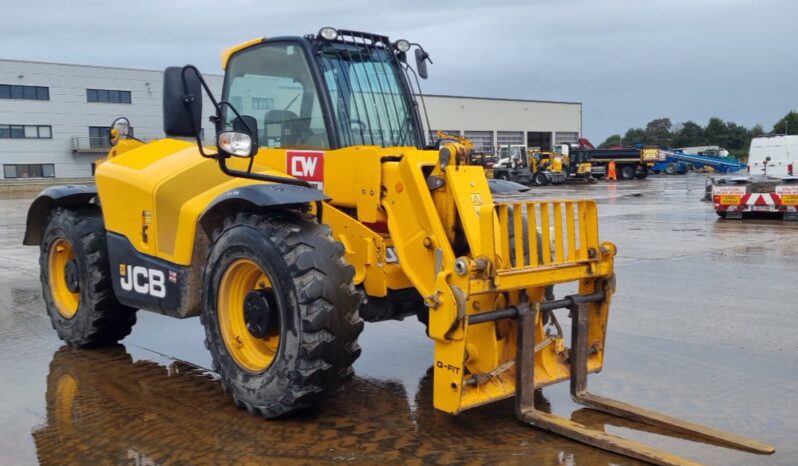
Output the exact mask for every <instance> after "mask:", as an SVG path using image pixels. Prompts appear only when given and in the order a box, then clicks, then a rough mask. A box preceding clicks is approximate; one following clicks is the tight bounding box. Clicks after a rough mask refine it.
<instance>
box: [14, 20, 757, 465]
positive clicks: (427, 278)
mask: <svg viewBox="0 0 798 466" xmlns="http://www.w3.org/2000/svg"><path fill="white" fill-rule="evenodd" d="M411 50H414V53H413V54H414V55H415V67H412V66H411V65H410V64H409V63H408V62H409V60H408V54H409V52H410V51H411ZM427 61H429V56H428V55H427V53H426V52H425V51H424V50H423V49H422V48H421V47H420V46H419V45H418V44H412V43H410V42H408V41H406V40H397V41H393V42H392V41H390V40H389V39H388V38H387V37H385V36H381V35H377V34H369V33H361V32H355V31H344V30H336V29H333V28H323V29H321V30H320V31H319V32H318V34H312V35H306V36H303V37H280V38H273V39H254V40H251V41H249V42H245V43H243V44H240V45H237V46H235V47H232V48H229V49H227V50H225V51H224V52H223V53H222V68H224V69H225V73H226V74H225V78H224V86H223V89H222V95H221V99H219V100H217V99H216V98H215V97H214V96H213V94H212V93H211V92H210V89H209V88H208V86H207V84H206V83H205V81H204V79H203V78H202V76H201V75H200V73H199V71H198V70H197V69H196V68H195V67H193V66H185V67H182V68H179V67H174V68H168V69H166V71H165V73H164V82H163V118H164V132H165V133H166V135H167V138H165V139H162V140H157V141H153V142H149V143H146V144H145V143H142V142H140V141H137V140H134V139H132V138H128V137H126V132H127V128H128V127H129V124H128V123H127V122H126V121H125V120H124V119H123V120H120V121H118V122H117V124H115V125H114V129H113V130H112V131H111V134H112V137H113V141H112V143H113V144H114V146H113V147H112V149H111V150H110V151H109V154H108V157H107V159H106V160H105V161H103V162H102V163H100V164H99V165H98V166H97V169H96V174H95V181H96V186H95V185H87V186H68V187H54V188H49V189H47V190H45V191H44V192H42V193H41V194H40V196H39V197H38V198H37V199H36V200H35V201H34V202H33V204H32V206H31V207H30V211H29V213H28V218H27V228H26V232H25V238H24V244H26V245H38V246H39V247H40V251H41V261H40V264H41V281H42V288H43V294H44V300H45V303H46V307H47V312H48V314H49V316H50V318H51V319H52V324H53V327H54V328H55V330H56V332H57V333H58V335H59V336H60V337H61V338H62V339H63V340H64V341H66V342H67V343H68V344H70V345H73V346H78V347H91V346H100V345H108V344H112V343H115V342H117V341H119V340H120V339H122V338H124V337H125V336H126V335H127V334H128V333H129V332H130V330H131V327H132V325H133V324H134V322H135V313H136V310H137V309H147V310H151V311H156V312H159V313H162V314H165V315H168V316H173V317H177V318H187V317H193V316H199V317H200V319H201V321H202V323H203V325H204V327H205V334H206V345H207V347H208V349H209V350H210V353H211V355H212V358H213V369H214V370H215V371H217V372H218V373H219V375H220V378H221V383H222V384H223V385H224V387H225V388H226V389H227V391H228V392H229V393H230V394H231V395H232V398H233V401H234V402H235V404H236V405H238V406H239V407H241V408H245V409H247V411H249V412H250V413H253V414H259V415H262V416H264V417H267V418H274V417H279V416H281V415H285V414H288V413H291V412H295V411H297V410H301V409H306V408H309V407H312V406H314V405H317V404H318V403H320V402H321V401H322V400H323V399H324V398H325V396H327V395H328V394H330V393H331V392H333V391H335V390H336V389H338V388H340V387H341V386H342V385H343V384H344V382H345V381H346V380H347V379H348V378H349V377H350V376H351V375H352V364H353V362H354V361H355V359H356V358H357V357H358V355H359V354H360V347H359V346H358V344H357V338H358V334H359V333H360V332H361V330H362V328H363V320H366V321H379V320H385V319H400V318H403V317H406V316H410V315H413V314H415V315H417V316H418V317H419V319H420V320H421V321H423V322H425V323H426V324H427V328H428V333H429V337H430V338H431V339H433V340H434V342H435V359H434V361H433V362H432V365H433V370H434V373H433V375H434V388H433V403H434V406H435V407H436V408H437V409H439V410H442V411H445V412H447V413H451V414H457V413H460V412H462V411H463V410H466V409H469V408H473V407H475V406H479V405H484V404H486V403H491V402H493V401H496V400H500V399H504V398H508V397H512V396H515V406H516V415H517V416H518V418H519V419H520V420H522V421H523V422H525V423H528V424H531V425H533V426H536V427H539V428H541V429H546V430H549V431H552V432H556V433H558V434H560V435H563V436H566V437H569V438H571V439H574V440H576V441H579V442H584V443H587V444H590V445H594V446H596V447H599V448H603V449H606V450H610V451H613V452H616V453H620V454H623V455H628V456H631V457H634V458H639V459H642V460H645V461H650V462H653V463H658V464H687V462H686V460H682V459H681V458H678V457H675V456H672V455H670V454H668V453H664V452H660V451H657V450H655V449H653V448H650V447H647V446H645V445H642V444H639V443H636V442H633V441H630V440H626V439H623V438H620V437H617V436H614V435H610V434H606V433H603V432H598V431H595V430H591V429H589V428H587V427H585V426H583V425H581V424H579V423H576V422H573V421H570V420H567V419H564V418H561V417H557V416H554V415H551V414H548V413H544V412H541V411H538V410H536V409H535V406H534V403H533V394H534V391H535V390H536V389H539V388H541V387H544V386H547V385H550V384H554V383H558V382H564V381H568V382H569V383H570V385H571V394H572V395H573V398H574V399H575V400H576V401H577V402H579V403H581V404H584V405H587V406H589V407H591V408H594V409H596V410H600V411H605V412H608V413H610V414H614V415H618V416H624V417H629V418H632V419H636V420H638V421H641V422H644V423H649V424H654V425H657V426H661V427H666V428H670V429H673V430H676V431H679V432H682V433H688V434H692V435H695V436H696V437H700V438H703V439H709V440H710V441H713V442H717V443H721V444H724V445H728V446H731V447H735V448H740V449H744V450H749V451H752V452H756V453H772V452H773V448H772V447H770V446H768V445H765V444H762V443H760V442H757V441H754V440H748V439H745V438H741V437H737V436H734V435H731V434H726V433H723V432H719V431H716V430H713V429H710V428H707V427H702V426H699V425H696V424H693V423H690V422H686V421H681V420H678V419H674V418H670V417H666V416H663V415H661V414H657V413H654V412H651V411H649V410H646V409H643V408H638V407H634V406H631V405H629V404H626V403H621V402H618V401H613V400H610V399H607V398H603V397H600V396H596V395H593V394H591V393H589V392H588V391H587V375H588V374H589V373H593V372H598V371H599V370H600V369H601V368H602V364H603V362H604V352H605V346H604V339H605V335H606V326H607V316H608V313H609V307H610V300H611V297H612V294H613V292H614V291H615V278H614V273H613V258H614V256H615V252H616V248H615V246H614V245H613V244H612V243H609V242H602V241H601V240H600V239H599V234H598V221H597V213H596V203H595V202H594V201H591V200H562V201H551V200H547V201H542V200H534V199H524V200H517V199H519V197H517V196H513V197H512V198H513V199H516V200H513V201H501V200H498V198H494V196H493V194H492V192H491V189H490V187H489V186H490V185H489V183H488V180H487V179H486V177H485V174H484V170H483V169H482V167H479V166H470V165H468V164H466V163H465V160H466V157H467V155H468V154H467V151H466V148H465V147H464V146H463V145H462V144H460V143H458V142H454V141H443V142H442V143H441V144H440V147H428V146H427V144H426V142H425V140H426V136H427V135H426V130H425V129H424V126H423V125H422V118H421V114H422V111H421V109H420V108H418V107H417V104H416V102H417V100H416V99H417V98H419V101H420V102H422V103H423V100H421V98H420V95H418V90H417V89H418V79H417V76H421V77H422V78H426V77H427V65H426V62H427ZM203 94H207V97H208V98H209V100H210V101H211V103H212V108H211V109H210V110H211V111H210V119H211V121H212V122H213V124H214V125H215V128H216V147H215V148H213V147H207V146H204V145H203V144H202V135H203V132H202V125H201V122H202V112H203V109H202V102H203ZM422 108H423V105H422ZM423 113H425V112H423ZM428 126H429V125H427V130H428ZM496 189H499V190H501V189H502V188H501V186H498V185H497V188H496ZM566 283H575V284H577V287H578V292H577V293H575V294H571V295H568V296H563V297H560V298H559V299H556V298H555V297H554V296H553V295H552V294H551V290H552V287H553V286H555V285H561V284H566ZM558 310H567V311H568V312H569V314H568V317H570V319H571V322H572V323H571V332H570V337H571V339H570V344H567V343H566V341H565V338H564V332H563V330H562V326H561V325H560V324H559V322H558V320H557V315H556V311H558ZM560 318H562V315H561V316H560Z"/></svg>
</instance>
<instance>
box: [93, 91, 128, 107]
mask: <svg viewBox="0 0 798 466" xmlns="http://www.w3.org/2000/svg"><path fill="white" fill-rule="evenodd" d="M86 101H87V102H101V103H107V104H129V103H131V98H130V91H118V90H112V89H86Z"/></svg>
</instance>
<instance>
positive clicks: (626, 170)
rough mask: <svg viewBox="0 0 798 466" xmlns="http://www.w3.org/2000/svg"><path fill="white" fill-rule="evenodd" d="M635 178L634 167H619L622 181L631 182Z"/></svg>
mask: <svg viewBox="0 0 798 466" xmlns="http://www.w3.org/2000/svg"><path fill="white" fill-rule="evenodd" d="M634 177H635V167H633V166H631V165H624V166H623V167H621V179H622V180H627V181H629V180H632V179H634Z"/></svg>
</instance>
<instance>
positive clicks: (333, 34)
mask: <svg viewBox="0 0 798 466" xmlns="http://www.w3.org/2000/svg"><path fill="white" fill-rule="evenodd" d="M319 37H321V38H322V39H324V40H335V39H337V38H338V31H337V30H336V29H335V28H331V27H323V28H321V29H319Z"/></svg>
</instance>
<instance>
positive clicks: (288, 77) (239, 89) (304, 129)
mask: <svg viewBox="0 0 798 466" xmlns="http://www.w3.org/2000/svg"><path fill="white" fill-rule="evenodd" d="M225 88H226V89H225V92H224V95H225V99H226V100H227V101H229V102H230V103H232V104H233V105H234V106H235V107H236V110H238V112H239V113H240V114H242V115H249V116H252V117H254V118H255V119H256V120H257V122H258V131H259V135H258V141H259V143H260V145H261V147H272V148H293V149H329V147H330V143H329V138H328V137H327V129H326V126H325V121H324V115H323V114H322V111H321V109H322V106H321V103H320V101H319V99H320V96H319V94H318V93H317V92H316V87H315V84H314V82H313V78H312V75H311V73H310V69H309V68H308V64H307V61H306V58H305V54H304V53H303V52H302V49H301V48H300V47H299V46H297V45H292V44H266V45H262V46H259V47H255V48H252V49H248V50H245V51H242V52H239V53H237V54H235V55H234V56H233V57H232V59H231V60H230V62H229V64H228V67H227V78H226V80H225ZM234 118H235V115H234V114H233V112H231V111H229V110H226V111H225V122H226V126H227V127H228V128H229V127H232V121H233V119H234Z"/></svg>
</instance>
